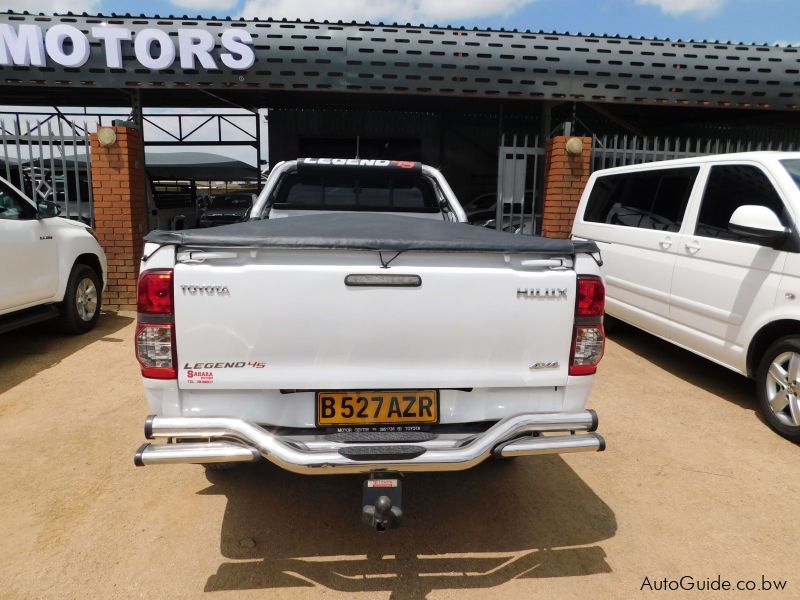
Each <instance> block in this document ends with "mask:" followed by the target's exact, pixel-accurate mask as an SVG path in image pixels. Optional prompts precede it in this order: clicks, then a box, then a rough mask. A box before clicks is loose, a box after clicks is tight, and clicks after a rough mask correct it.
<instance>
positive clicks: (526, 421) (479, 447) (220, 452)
mask: <svg viewBox="0 0 800 600" xmlns="http://www.w3.org/2000/svg"><path fill="white" fill-rule="evenodd" d="M596 429H597V414H596V413H595V412H594V411H591V410H588V411H584V412H580V413H531V414H523V415H516V416H513V417H507V418H505V419H503V420H501V421H498V422H497V423H495V424H494V425H492V426H491V427H490V428H489V429H487V430H486V431H483V432H481V433H475V434H470V435H465V436H463V437H456V438H453V437H450V438H449V439H434V440H431V441H421V442H409V443H395V442H383V443H376V442H372V443H369V444H364V443H346V442H338V441H325V440H324V439H323V441H320V440H319V439H317V440H315V441H314V443H313V444H311V443H309V444H306V443H303V442H302V441H298V440H297V439H293V438H291V437H286V436H279V435H276V434H274V433H271V432H269V431H267V430H265V429H264V428H262V427H260V426H259V425H256V424H255V423H251V422H249V421H244V420H242V419H235V418H230V417H158V416H155V415H152V416H150V417H148V418H147V421H146V422H145V437H146V438H147V439H155V438H168V440H169V441H168V443H166V444H159V445H153V444H144V445H143V446H142V447H140V448H139V450H138V451H137V452H136V456H135V459H134V462H135V464H136V465H137V466H145V465H155V464H168V463H212V462H252V461H254V460H258V459H259V458H262V457H263V458H265V459H266V460H268V461H270V462H272V463H275V464H276V465H278V466H279V467H281V468H283V469H286V470H287V471H292V472H294V473H301V474H307V475H324V474H337V473H369V472H371V471H400V472H404V471H405V472H408V471H463V470H465V469H469V468H471V467H474V466H475V465H477V464H479V463H481V462H483V461H484V460H486V459H487V458H489V457H490V456H492V455H495V456H529V455H536V454H558V453H567V452H590V451H602V450H604V449H605V441H604V440H603V438H602V437H601V436H599V435H598V434H596V433H592V432H594V431H595V430H596ZM555 432H562V433H565V434H566V435H532V434H549V433H555ZM575 432H586V433H580V434H578V433H575ZM443 437H444V436H443ZM182 440H185V441H186V442H190V443H176V442H182ZM197 440H208V441H207V442H200V443H198V442H197ZM370 453H373V454H374V455H376V456H387V455H389V456H391V455H392V454H393V453H394V454H396V455H397V456H402V455H403V454H404V453H405V454H406V455H407V456H409V457H408V458H395V457H392V458H389V459H380V460H375V459H373V458H369V456H370ZM354 456H356V458H354Z"/></svg>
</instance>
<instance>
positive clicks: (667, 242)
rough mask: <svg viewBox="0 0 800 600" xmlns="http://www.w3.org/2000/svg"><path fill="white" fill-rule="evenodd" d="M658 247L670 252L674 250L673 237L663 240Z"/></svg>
mask: <svg viewBox="0 0 800 600" xmlns="http://www.w3.org/2000/svg"><path fill="white" fill-rule="evenodd" d="M658 245H659V246H661V248H662V249H663V250H669V249H670V248H672V238H671V237H667V238H664V239H663V240H661V241H660V242H658Z"/></svg>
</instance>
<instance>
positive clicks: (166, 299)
mask: <svg viewBox="0 0 800 600" xmlns="http://www.w3.org/2000/svg"><path fill="white" fill-rule="evenodd" d="M136 310H137V311H138V312H139V313H143V314H149V315H171V314H172V269H153V270H151V271H144V272H143V273H142V274H141V275H139V293H138V300H137V303H136Z"/></svg>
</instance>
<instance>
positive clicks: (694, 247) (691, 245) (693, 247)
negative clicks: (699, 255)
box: [686, 240, 700, 254]
mask: <svg viewBox="0 0 800 600" xmlns="http://www.w3.org/2000/svg"><path fill="white" fill-rule="evenodd" d="M686 250H688V251H689V252H691V253H692V254H695V253H696V252H697V251H698V250H700V242H698V241H696V240H695V241H691V242H687V243H686Z"/></svg>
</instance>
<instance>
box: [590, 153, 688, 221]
mask: <svg viewBox="0 0 800 600" xmlns="http://www.w3.org/2000/svg"><path fill="white" fill-rule="evenodd" d="M699 171H700V167H680V168H674V169H656V170H652V171H634V172H631V173H618V174H613V175H603V176H600V177H598V178H597V179H596V180H595V183H594V186H593V187H592V191H591V193H590V195H589V199H588V201H587V204H586V210H585V211H584V215H583V218H584V221H587V222H589V223H604V224H608V225H619V226H622V227H635V228H638V229H653V230H658V231H670V232H677V231H679V230H680V228H681V224H682V223H683V218H684V213H685V212H686V206H687V204H688V202H689V196H690V195H691V193H692V189H693V187H694V183H695V181H696V179H697V174H698V173H699Z"/></svg>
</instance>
